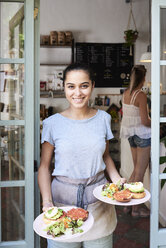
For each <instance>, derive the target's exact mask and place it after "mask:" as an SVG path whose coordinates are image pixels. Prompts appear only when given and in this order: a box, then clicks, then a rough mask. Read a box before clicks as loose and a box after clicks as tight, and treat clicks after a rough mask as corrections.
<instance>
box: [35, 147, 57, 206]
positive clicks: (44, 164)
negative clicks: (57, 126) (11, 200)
mask: <svg viewBox="0 0 166 248" xmlns="http://www.w3.org/2000/svg"><path fill="white" fill-rule="evenodd" d="M53 152H54V146H52V145H51V144H50V143H48V142H44V143H43V144H42V154H41V161H40V167H39V171H38V184H39V188H40V192H41V195H42V200H43V210H44V209H45V208H47V207H51V206H53V203H52V195H51V174H50V164H51V160H52V155H53Z"/></svg>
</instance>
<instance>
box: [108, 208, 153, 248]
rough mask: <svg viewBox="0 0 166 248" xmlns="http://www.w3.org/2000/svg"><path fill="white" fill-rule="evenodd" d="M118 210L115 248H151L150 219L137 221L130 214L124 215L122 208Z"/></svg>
mask: <svg viewBox="0 0 166 248" xmlns="http://www.w3.org/2000/svg"><path fill="white" fill-rule="evenodd" d="M144 207H145V206H144ZM116 210H117V217H118V224H117V227H116V229H115V232H114V236H113V237H114V242H113V243H114V245H113V248H149V238H150V218H138V219H135V218H133V217H131V215H130V214H127V215H126V214H124V213H123V207H121V206H119V207H116Z"/></svg>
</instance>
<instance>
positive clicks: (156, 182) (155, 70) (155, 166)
mask: <svg viewBox="0 0 166 248" xmlns="http://www.w3.org/2000/svg"><path fill="white" fill-rule="evenodd" d="M161 7H162V8H166V0H152V25H151V26H152V70H151V78H152V111H151V113H152V124H151V126H152V144H151V165H152V168H151V170H152V172H151V217H150V222H151V223H150V248H157V247H162V248H164V247H166V228H159V194H160V180H161V179H166V174H164V173H159V169H160V165H159V157H160V123H161V122H165V123H166V117H162V118H160V66H166V60H160V8H161Z"/></svg>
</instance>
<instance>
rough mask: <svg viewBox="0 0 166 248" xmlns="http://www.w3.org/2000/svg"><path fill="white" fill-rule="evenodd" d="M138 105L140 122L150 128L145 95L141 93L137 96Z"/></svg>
mask: <svg viewBox="0 0 166 248" xmlns="http://www.w3.org/2000/svg"><path fill="white" fill-rule="evenodd" d="M138 104H139V110H140V116H141V122H142V124H143V125H144V126H146V127H150V126H151V120H150V118H149V115H148V106H147V96H146V95H145V93H143V92H141V93H139V95H138Z"/></svg>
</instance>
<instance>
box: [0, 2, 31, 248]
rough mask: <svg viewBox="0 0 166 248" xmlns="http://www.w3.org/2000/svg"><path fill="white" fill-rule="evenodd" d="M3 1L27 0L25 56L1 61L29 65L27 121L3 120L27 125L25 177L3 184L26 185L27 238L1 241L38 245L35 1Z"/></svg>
mask: <svg viewBox="0 0 166 248" xmlns="http://www.w3.org/2000/svg"><path fill="white" fill-rule="evenodd" d="M0 2H24V15H25V47H24V51H25V57H24V58H20V59H19V58H18V59H7V58H6V59H5V58H0V64H12V63H16V64H17V63H18V64H22V63H23V64H25V79H24V80H25V96H24V97H25V99H24V101H25V116H24V117H25V118H24V120H6V121H0V125H1V126H5V125H8V126H10V125H21V126H25V179H24V180H21V181H19V180H18V181H1V182H0V188H3V187H22V186H23V187H24V188H25V240H20V241H10V242H0V247H5V248H7V247H8V248H9V247H10V248H30V247H31V248H34V232H33V220H34V0H25V1H23V0H22V1H21V0H15V1H14V0H7V1H5V0H4V1H0Z"/></svg>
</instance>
